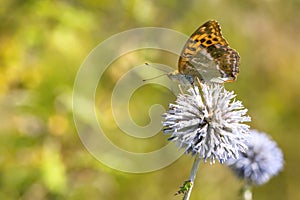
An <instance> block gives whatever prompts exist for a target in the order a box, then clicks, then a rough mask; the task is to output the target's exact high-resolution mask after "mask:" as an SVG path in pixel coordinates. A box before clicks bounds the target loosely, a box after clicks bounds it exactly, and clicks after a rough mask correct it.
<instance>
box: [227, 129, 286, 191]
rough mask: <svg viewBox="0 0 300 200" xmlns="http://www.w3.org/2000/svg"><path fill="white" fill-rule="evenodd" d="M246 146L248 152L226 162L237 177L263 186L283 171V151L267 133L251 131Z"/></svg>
mask: <svg viewBox="0 0 300 200" xmlns="http://www.w3.org/2000/svg"><path fill="white" fill-rule="evenodd" d="M246 144H247V146H248V150H247V151H246V152H240V156H239V158H238V159H230V160H228V161H227V162H226V164H227V165H228V166H229V167H230V168H231V169H232V170H233V172H234V173H235V174H236V175H237V176H239V177H240V178H242V179H245V180H247V181H249V182H251V183H253V184H256V185H262V184H264V183H266V182H268V181H269V179H270V178H271V177H272V176H274V175H277V174H278V172H279V171H281V170H282V168H283V154H282V151H281V150H280V149H279V148H278V147H277V144H276V142H274V141H272V140H271V139H270V138H269V137H268V136H267V135H266V134H265V133H261V132H258V131H256V130H251V131H250V134H249V138H248V140H247V143H246Z"/></svg>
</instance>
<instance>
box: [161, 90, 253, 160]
mask: <svg viewBox="0 0 300 200" xmlns="http://www.w3.org/2000/svg"><path fill="white" fill-rule="evenodd" d="M201 87H202V94H201V95H200V93H199V88H198V87H192V88H190V89H189V90H188V93H187V94H180V95H179V96H178V97H177V100H176V104H170V105H169V111H168V112H167V113H165V114H163V118H164V120H163V126H164V128H163V132H164V133H165V134H171V137H170V138H169V140H172V141H175V142H176V143H177V144H179V146H180V147H181V148H185V149H186V153H192V155H196V156H199V157H200V158H202V159H204V161H207V160H210V162H211V163H214V162H215V160H216V159H217V160H218V161H219V162H220V163H223V162H224V161H226V160H227V159H228V158H232V157H233V158H237V157H238V155H239V151H242V152H244V151H245V150H246V149H247V146H246V145H245V136H246V135H247V133H248V131H249V126H248V125H246V124H244V122H249V121H250V117H249V116H246V113H247V109H245V108H244V107H243V105H242V103H241V101H236V100H235V99H234V98H235V97H236V95H235V94H234V93H233V92H229V91H227V90H225V89H224V87H223V86H222V85H220V84H209V85H206V84H201Z"/></svg>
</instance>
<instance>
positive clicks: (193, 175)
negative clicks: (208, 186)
mask: <svg viewBox="0 0 300 200" xmlns="http://www.w3.org/2000/svg"><path fill="white" fill-rule="evenodd" d="M195 157H196V158H195V160H194V164H193V167H192V170H191V174H190V179H189V180H190V181H191V182H192V186H191V187H190V189H189V190H188V192H187V193H186V194H185V195H184V196H183V199H182V200H189V199H190V196H191V193H192V189H193V186H194V181H195V178H196V175H197V171H198V168H199V165H200V161H201V158H199V156H198V155H196V156H195Z"/></svg>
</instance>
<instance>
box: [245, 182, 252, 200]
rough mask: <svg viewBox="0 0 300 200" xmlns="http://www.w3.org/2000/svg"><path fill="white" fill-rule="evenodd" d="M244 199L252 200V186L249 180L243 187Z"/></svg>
mask: <svg viewBox="0 0 300 200" xmlns="http://www.w3.org/2000/svg"><path fill="white" fill-rule="evenodd" d="M243 199H244V200H252V187H251V183H249V182H247V183H246V184H245V186H244V188H243Z"/></svg>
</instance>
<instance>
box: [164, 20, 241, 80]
mask: <svg viewBox="0 0 300 200" xmlns="http://www.w3.org/2000/svg"><path fill="white" fill-rule="evenodd" d="M239 59H240V57H239V55H238V53H237V52H236V51H235V50H234V49H232V48H230V47H229V46H228V43H227V41H226V40H225V38H224V37H223V36H222V34H221V28H220V26H219V24H218V22H217V21H215V20H210V21H208V22H206V23H205V24H203V25H202V26H200V27H199V28H198V29H197V30H196V31H195V32H194V33H193V34H192V35H191V37H190V38H189V39H188V41H187V42H186V44H185V46H184V47H183V50H182V52H181V55H180V57H179V61H178V72H173V73H171V74H169V77H170V78H171V79H174V78H177V79H184V78H186V79H188V81H189V82H190V83H192V82H193V81H194V79H195V78H196V77H198V78H199V79H200V81H204V82H218V83H222V82H232V81H235V80H236V78H237V75H238V73H239ZM176 76H177V77H176Z"/></svg>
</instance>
